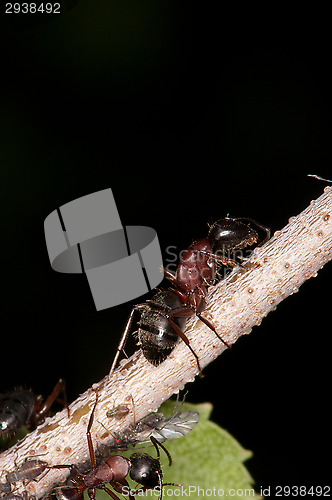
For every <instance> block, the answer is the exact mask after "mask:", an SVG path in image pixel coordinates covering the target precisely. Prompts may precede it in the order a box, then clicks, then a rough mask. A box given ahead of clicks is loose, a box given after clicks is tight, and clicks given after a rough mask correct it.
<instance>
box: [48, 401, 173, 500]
mask: <svg viewBox="0 0 332 500" xmlns="http://www.w3.org/2000/svg"><path fill="white" fill-rule="evenodd" d="M97 401H98V397H97V398H96V402H95V404H94V407H93V409H92V412H91V415H90V419H89V423H88V427H87V432H86V435H87V440H88V448H89V455H90V461H91V467H92V468H91V470H90V471H89V472H88V473H87V474H80V473H79V472H78V470H77V468H76V467H75V466H74V465H56V466H53V468H58V469H63V468H69V469H70V471H71V478H72V481H73V483H74V486H61V487H58V488H55V490H54V493H55V495H56V497H57V499H58V500H83V494H84V492H85V491H87V492H88V495H89V498H90V499H91V500H94V499H95V495H96V489H99V490H103V491H106V493H107V494H108V495H110V496H111V497H112V498H113V499H114V500H119V497H118V496H117V495H116V493H120V494H122V495H129V499H130V500H134V498H135V495H136V494H138V493H141V492H143V491H146V490H149V489H154V488H158V489H159V490H158V491H159V500H161V498H162V489H163V486H179V485H178V484H175V483H164V484H163V473H162V470H161V465H160V453H159V448H158V447H160V448H161V449H162V450H163V451H164V452H165V453H166V455H167V457H168V460H169V465H171V464H172V459H171V456H170V454H169V452H168V451H167V449H166V448H165V447H164V446H163V445H162V444H161V443H159V442H158V441H157V440H156V439H155V438H153V437H151V441H152V443H153V445H154V447H155V449H156V450H157V459H155V458H153V457H151V455H148V454H147V453H133V454H132V455H131V456H130V458H129V459H128V458H125V457H123V456H121V455H112V456H110V457H109V458H108V459H107V460H105V461H104V462H102V463H101V464H100V465H98V466H96V458H95V452H94V449H93V443H92V438H91V427H92V424H93V419H94V412H95V409H96V405H97ZM128 474H129V476H130V477H131V479H132V480H133V481H135V482H136V483H138V484H141V485H142V486H143V488H140V489H139V490H136V491H132V490H130V488H129V484H128V482H127V480H126V477H127V476H128ZM107 483H109V484H110V486H111V487H112V488H113V490H115V492H116V493H114V491H112V490H111V489H110V488H109V487H107V486H106V484H107Z"/></svg>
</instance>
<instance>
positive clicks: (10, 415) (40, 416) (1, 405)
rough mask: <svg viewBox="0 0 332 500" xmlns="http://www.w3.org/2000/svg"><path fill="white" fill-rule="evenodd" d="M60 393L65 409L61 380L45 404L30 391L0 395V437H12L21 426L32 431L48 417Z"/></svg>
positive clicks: (23, 390) (63, 382)
mask: <svg viewBox="0 0 332 500" xmlns="http://www.w3.org/2000/svg"><path fill="white" fill-rule="evenodd" d="M61 392H62V394H63V397H64V401H63V403H64V406H65V407H67V406H68V405H67V397H66V383H65V381H64V380H63V379H61V378H60V379H59V381H58V382H57V384H56V385H55V387H54V389H53V391H52V393H51V394H50V395H49V397H48V398H47V399H46V401H45V402H43V399H42V397H41V396H35V395H34V394H33V392H32V391H30V390H25V389H18V390H15V391H11V392H7V393H5V394H1V395H0V436H1V435H7V436H12V435H14V434H15V432H16V431H17V429H19V428H20V427H22V426H23V425H25V426H26V427H27V428H28V429H29V430H30V431H32V430H34V429H35V428H36V427H37V426H38V425H40V424H42V423H43V422H44V420H45V418H46V417H47V416H48V415H49V413H50V409H51V406H52V404H53V403H54V401H56V400H57V399H58V396H59V394H60V393H61ZM68 411H69V410H68Z"/></svg>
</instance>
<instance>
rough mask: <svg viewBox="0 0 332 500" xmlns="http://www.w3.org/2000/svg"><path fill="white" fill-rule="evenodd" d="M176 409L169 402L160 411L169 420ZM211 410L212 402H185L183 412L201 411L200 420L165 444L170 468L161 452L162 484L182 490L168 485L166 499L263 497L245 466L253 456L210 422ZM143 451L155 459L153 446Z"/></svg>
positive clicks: (101, 499) (102, 498)
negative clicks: (184, 432)
mask: <svg viewBox="0 0 332 500" xmlns="http://www.w3.org/2000/svg"><path fill="white" fill-rule="evenodd" d="M173 408H174V402H172V401H167V402H166V403H164V404H163V405H162V406H161V408H160V410H159V411H160V412H162V413H163V414H164V415H165V416H166V418H168V417H169V416H170V415H171V413H172V411H173ZM212 409H213V407H212V405H211V404H210V403H204V404H200V405H193V404H189V403H185V404H184V405H183V406H182V408H181V411H184V410H196V411H198V412H199V413H200V421H199V423H198V424H197V425H196V427H195V428H194V429H193V430H192V431H191V432H190V433H189V434H188V435H187V436H185V437H184V438H181V439H173V440H169V441H167V442H166V447H167V450H168V451H169V452H170V454H171V456H172V461H173V463H172V466H171V467H169V465H168V459H167V457H166V456H165V454H164V453H163V451H162V450H161V454H162V459H161V463H162V467H163V473H164V479H163V482H164V483H177V484H181V485H182V488H181V489H179V488H177V487H175V486H165V488H164V492H163V500H165V499H167V497H177V498H181V499H182V498H188V499H190V500H197V499H199V500H202V499H204V498H209V497H226V496H228V497H230V496H231V497H232V498H247V497H249V498H256V499H258V498H260V496H259V495H258V494H257V493H256V492H254V488H253V486H252V484H253V480H252V478H251V476H250V474H249V473H248V471H247V469H246V468H245V466H244V465H243V462H244V461H245V460H248V459H249V458H250V457H251V456H252V453H251V452H250V451H248V450H245V449H244V448H242V447H241V445H240V444H239V443H238V442H237V441H236V440H235V439H234V438H233V437H232V436H231V435H230V434H229V433H228V432H227V431H225V430H224V429H222V428H221V427H219V426H218V425H217V424H215V423H214V422H211V421H210V420H209V417H210V415H211V412H212ZM150 450H151V451H150ZM144 451H147V452H148V453H149V454H151V455H153V456H155V452H154V448H153V447H152V448H149V449H148V450H144ZM127 456H128V455H127ZM128 482H129V483H130V486H131V487H132V488H133V489H135V488H136V485H135V484H134V483H133V482H132V481H130V480H129V481H128ZM170 490H173V492H172V491H170ZM176 490H177V491H176ZM120 496H121V495H120ZM146 496H147V497H148V498H152V499H155V500H158V494H157V492H151V491H147V492H146V493H145V494H144V497H143V494H139V495H137V498H140V497H143V498H145V497H146ZM106 499H107V500H109V499H110V497H109V496H108V495H107V494H104V492H101V491H98V492H97V500H106Z"/></svg>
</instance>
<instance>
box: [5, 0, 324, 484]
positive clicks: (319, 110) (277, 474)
mask: <svg viewBox="0 0 332 500" xmlns="http://www.w3.org/2000/svg"><path fill="white" fill-rule="evenodd" d="M2 9H3V13H2V18H1V21H2V29H1V37H2V40H1V46H2V56H1V83H0V85H1V88H0V90H1V95H0V106H1V115H0V124H1V125H0V126H1V133H0V155H1V157H0V161H1V163H0V173H1V185H0V193H1V214H2V239H1V259H2V260H1V262H2V266H1V282H2V293H1V304H2V309H1V323H2V324H1V364H0V370H1V372H0V375H1V376H0V384H1V385H0V391H5V390H8V389H10V388H11V387H13V386H18V385H24V386H26V387H32V388H33V389H34V391H35V392H36V393H42V394H44V395H45V396H46V395H47V394H48V393H49V392H50V391H51V389H52V387H53V385H54V384H55V382H56V380H57V379H58V377H59V376H62V377H64V378H65V379H66V380H67V386H68V396H69V398H70V399H74V398H75V397H77V395H78V394H79V393H80V392H83V391H84V390H86V388H87V387H89V386H90V385H91V384H92V383H93V382H96V381H98V380H99V379H101V378H102V377H103V376H104V375H105V374H106V373H107V371H108V369H109V366H110V364H111V361H112V359H113V355H114V350H115V348H116V345H117V342H118V340H119V335H120V332H121V331H122V329H123V327H124V325H125V322H126V320H127V317H128V315H129V312H130V310H131V306H132V304H124V305H121V306H118V307H114V308H112V309H110V310H106V311H100V312H98V313H97V312H96V311H95V309H94V305H93V301H92V298H91V294H90V291H89V288H88V285H87V282H86V281H85V278H84V277H83V276H74V275H65V274H58V273H56V272H54V271H53V270H52V269H51V267H50V264H49V261H48V256H47V252H46V247H45V241H44V233H43V221H44V219H45V217H46V216H47V215H48V214H49V213H50V212H51V211H53V210H54V209H55V208H56V207H58V206H61V205H62V204H63V203H66V202H68V201H71V200H74V199H75V198H78V197H80V196H83V195H85V194H88V193H92V192H94V191H98V190H101V189H105V188H107V187H111V188H112V190H113V193H114V196H115V199H116V203H117V206H118V210H119V212H120V215H121V220H122V223H123V224H125V225H136V224H137V225H147V226H151V227H153V228H155V229H156V230H157V232H158V236H159V240H160V244H161V247H162V249H164V250H165V249H166V248H167V246H169V245H174V246H176V247H177V248H178V249H179V250H181V249H183V248H185V247H186V246H188V244H189V243H190V242H191V241H192V239H194V238H199V237H201V236H204V235H205V234H206V231H207V223H211V222H212V221H214V220H216V219H218V218H220V217H222V216H225V215H226V214H227V213H230V214H231V215H233V216H247V217H252V218H254V219H257V220H259V221H261V222H262V223H264V224H266V225H268V226H270V227H271V229H272V231H275V230H277V229H280V228H281V227H283V226H284V225H285V224H286V223H287V220H288V218H289V217H290V216H292V215H296V214H297V213H299V212H300V211H301V210H303V209H304V208H305V207H306V206H307V205H308V203H309V202H310V200H312V199H315V198H317V197H318V196H319V195H320V194H321V193H322V192H323V188H324V183H322V182H320V181H317V180H314V179H312V178H309V177H307V176H306V175H307V174H308V173H315V174H319V175H321V176H324V177H327V178H331V177H332V176H331V169H330V163H331V140H330V137H331V76H330V73H329V69H330V68H329V66H330V54H331V35H330V27H329V25H328V19H329V17H328V15H327V12H324V11H321V10H318V9H316V10H315V11H314V12H313V11H312V10H311V11H308V12H303V10H301V12H290V10H289V8H288V7H287V9H286V8H285V10H282V9H281V8H277V7H276V8H275V10H273V8H271V9H270V10H265V11H264V10H261V8H259V9H257V11H254V10H252V7H251V6H250V9H248V10H243V8H242V7H241V8H240V6H237V7H235V6H234V8H232V7H229V6H227V7H226V6H224V7H222V8H218V9H217V8H216V7H213V6H212V5H211V4H210V3H208V4H202V3H200V4H198V3H197V4H196V3H195V2H188V1H181V2H170V1H169V2H158V1H140V2H135V1H131V2H126V1H120V0H117V1H107V0H86V1H83V0H81V1H80V0H78V1H76V2H75V1H72V2H67V3H66V4H65V3H64V2H62V5H61V11H62V13H61V15H58V16H57V15H54V16H51V15H46V14H43V15H41V14H39V15H37V14H36V15H14V14H11V15H9V14H7V15H5V14H4V7H2ZM302 9H303V7H302ZM165 255H166V254H165ZM329 273H331V270H330V265H327V266H326V267H325V268H324V269H323V270H322V271H321V272H320V273H319V274H318V277H317V278H316V279H312V280H310V281H309V282H308V283H306V284H305V285H303V287H301V289H300V291H299V293H298V294H295V295H293V296H292V297H290V298H289V299H287V300H286V301H285V302H284V303H282V304H281V305H279V306H278V308H277V310H276V312H273V313H271V314H270V315H269V316H268V317H267V318H265V319H264V320H263V323H262V325H261V327H260V328H255V329H254V331H253V333H252V334H251V335H250V336H248V337H246V338H243V339H241V340H240V341H239V342H237V344H236V345H235V346H234V348H233V349H232V350H231V352H227V353H225V354H224V355H223V356H222V357H221V358H219V359H218V360H217V361H215V362H214V363H213V364H212V365H210V366H209V367H208V368H207V369H206V370H205V375H206V377H205V378H204V380H197V381H195V383H194V384H190V386H188V388H189V389H190V393H189V395H188V400H190V401H192V402H201V401H211V402H213V404H214V405H215V409H214V412H213V419H214V420H215V421H216V422H218V423H219V424H220V425H222V426H223V427H225V428H226V429H228V430H229V431H230V432H231V433H232V434H233V435H234V436H235V437H236V438H237V439H238V440H239V441H240V443H241V444H242V445H243V446H244V447H246V448H248V449H251V450H253V452H254V458H253V459H251V460H250V461H249V462H248V463H247V466H248V468H249V470H250V472H251V473H252V475H253V476H254V478H255V480H256V483H257V485H258V487H259V486H268V485H273V484H281V485H301V484H306V485H322V484H326V483H327V481H328V476H327V464H325V456H326V452H327V450H328V439H329V424H330V419H329V418H328V413H329V399H330V397H329V393H328V386H329V384H328V380H327V379H328V377H329V376H330V370H329V369H328V361H329V358H330V350H329V340H330V321H329V320H330V318H329V312H330V310H329V308H330V294H329V286H328V285H329V282H328V279H329V275H330V274H329ZM140 300H141V299H140ZM136 302H137V301H136ZM132 349H134V346H133V345H132Z"/></svg>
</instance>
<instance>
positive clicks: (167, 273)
mask: <svg viewBox="0 0 332 500" xmlns="http://www.w3.org/2000/svg"><path fill="white" fill-rule="evenodd" d="M163 270H164V276H165V278H166V279H168V280H169V281H170V282H171V283H172V284H173V283H174V282H175V276H174V274H173V273H172V272H171V271H169V270H168V269H166V267H164V268H163Z"/></svg>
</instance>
